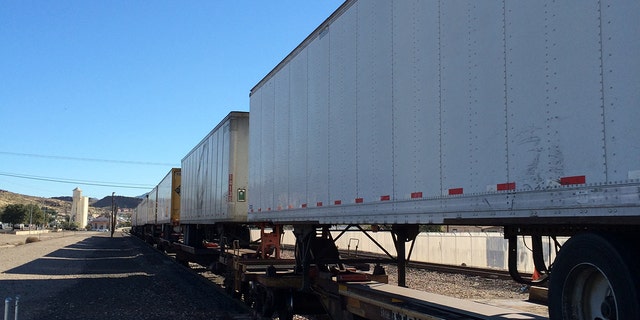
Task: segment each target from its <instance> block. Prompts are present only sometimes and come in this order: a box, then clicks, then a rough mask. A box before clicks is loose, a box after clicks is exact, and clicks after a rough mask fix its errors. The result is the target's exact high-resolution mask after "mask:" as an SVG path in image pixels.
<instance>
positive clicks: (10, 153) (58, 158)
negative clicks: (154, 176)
mask: <svg viewBox="0 0 640 320" xmlns="http://www.w3.org/2000/svg"><path fill="white" fill-rule="evenodd" d="M0 154H4V155H10V156H20V157H33V158H47V159H56V160H74V161H92V162H109V163H124V164H135V165H145V166H171V167H179V166H180V165H177V164H175V163H164V162H146V161H128V160H111V159H96V158H78V157H64V156H52V155H45V154H36V153H17V152H6V151H0Z"/></svg>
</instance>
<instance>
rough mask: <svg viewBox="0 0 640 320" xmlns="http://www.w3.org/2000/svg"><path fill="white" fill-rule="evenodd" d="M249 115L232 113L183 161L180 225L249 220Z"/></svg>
mask: <svg viewBox="0 0 640 320" xmlns="http://www.w3.org/2000/svg"><path fill="white" fill-rule="evenodd" d="M248 139H249V113H248V112H231V113H230V114H229V115H228V116H227V117H226V118H225V119H224V120H222V121H221V122H220V124H218V125H217V126H216V127H215V128H214V129H213V130H212V131H211V132H210V133H209V134H208V135H207V136H206V137H205V138H204V139H203V140H202V141H201V142H200V143H199V144H198V145H197V146H196V147H195V148H193V149H192V150H191V151H190V152H189V153H188V154H187V155H186V156H185V157H184V158H183V159H182V174H181V179H182V184H181V185H182V186H181V203H180V207H181V217H180V219H181V223H182V224H215V223H219V222H244V221H246V219H247V186H248V181H247V179H248Z"/></svg>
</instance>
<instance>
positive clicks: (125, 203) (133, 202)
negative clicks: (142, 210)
mask: <svg viewBox="0 0 640 320" xmlns="http://www.w3.org/2000/svg"><path fill="white" fill-rule="evenodd" d="M141 201H142V199H141V198H131V197H123V196H116V197H115V202H116V204H117V205H118V208H120V209H127V208H128V209H135V208H136V207H137V206H138V204H139V203H140V202H141ZM91 205H92V206H94V207H97V208H105V207H108V208H111V196H107V197H104V198H102V199H100V200H98V201H96V202H94V203H93V204H91Z"/></svg>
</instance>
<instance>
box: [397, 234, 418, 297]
mask: <svg viewBox="0 0 640 320" xmlns="http://www.w3.org/2000/svg"><path fill="white" fill-rule="evenodd" d="M418 233H419V229H418V225H397V224H394V225H393V226H392V227H391V236H392V238H393V244H394V246H395V247H396V253H397V258H396V259H397V263H398V286H400V287H406V286H407V285H406V282H407V253H406V249H405V243H406V242H409V241H412V242H413V241H415V240H416V237H417V236H418Z"/></svg>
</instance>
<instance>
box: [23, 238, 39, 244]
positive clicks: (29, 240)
mask: <svg viewBox="0 0 640 320" xmlns="http://www.w3.org/2000/svg"><path fill="white" fill-rule="evenodd" d="M38 241H40V239H38V237H27V240H25V241H24V243H32V242H38Z"/></svg>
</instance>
